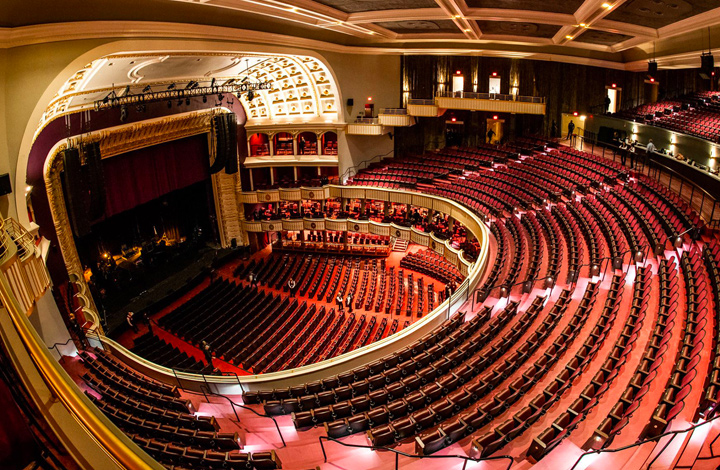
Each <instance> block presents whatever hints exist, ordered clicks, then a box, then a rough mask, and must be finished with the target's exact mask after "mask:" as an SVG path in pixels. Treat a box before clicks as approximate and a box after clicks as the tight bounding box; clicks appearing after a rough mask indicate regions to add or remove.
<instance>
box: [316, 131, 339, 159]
mask: <svg viewBox="0 0 720 470" xmlns="http://www.w3.org/2000/svg"><path fill="white" fill-rule="evenodd" d="M320 144H321V147H322V154H323V155H337V153H338V151H337V134H336V133H335V132H326V133H324V134H323V135H322V138H321V141H320Z"/></svg>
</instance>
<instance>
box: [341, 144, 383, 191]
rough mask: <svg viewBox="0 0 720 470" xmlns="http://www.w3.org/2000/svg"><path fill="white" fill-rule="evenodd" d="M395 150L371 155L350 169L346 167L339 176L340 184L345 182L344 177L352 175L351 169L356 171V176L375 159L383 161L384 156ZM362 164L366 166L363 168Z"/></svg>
mask: <svg viewBox="0 0 720 470" xmlns="http://www.w3.org/2000/svg"><path fill="white" fill-rule="evenodd" d="M394 151H395V150H390V151H389V152H387V153H383V154H378V155H375V156H374V157H371V158H369V159H367V160H363V161H361V162H360V163H358V164H357V165H354V166H351V167H349V168H348V169H346V170H345V171H344V172H343V174H342V175H340V176H339V177H338V184H342V182H343V180H344V179H346V178H349V177H350V171H351V170H352V171H354V172H355V173H353V174H352V176H355V175H356V174H358V172H359V170H361V169H365V168H367V167H368V166H369V165H370V164H371V163H374V162H375V160H377V161H381V160H382V159H383V158H385V157H387V156H388V155H390V154H391V153H393V152H394ZM361 165H365V166H364V167H363V168H360V166H361Z"/></svg>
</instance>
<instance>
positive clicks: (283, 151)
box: [273, 132, 295, 155]
mask: <svg viewBox="0 0 720 470" xmlns="http://www.w3.org/2000/svg"><path fill="white" fill-rule="evenodd" d="M273 149H274V152H273V155H294V154H295V151H294V149H293V137H292V134H290V133H289V132H278V133H277V134H275V135H274V136H273Z"/></svg>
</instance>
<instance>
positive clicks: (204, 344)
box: [201, 341, 213, 367]
mask: <svg viewBox="0 0 720 470" xmlns="http://www.w3.org/2000/svg"><path fill="white" fill-rule="evenodd" d="M201 346H202V352H203V354H204V355H205V361H207V363H208V365H209V366H211V367H212V365H213V355H212V349H210V345H209V344H208V343H207V342H206V341H203V342H202V344H201Z"/></svg>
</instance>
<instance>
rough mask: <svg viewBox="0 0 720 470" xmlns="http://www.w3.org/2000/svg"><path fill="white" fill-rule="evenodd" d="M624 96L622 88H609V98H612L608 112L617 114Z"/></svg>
mask: <svg viewBox="0 0 720 470" xmlns="http://www.w3.org/2000/svg"><path fill="white" fill-rule="evenodd" d="M621 96H622V88H617V87H614V88H613V87H607V97H608V98H610V106H608V109H607V112H608V113H610V114H615V113H617V112H618V111H619V110H620V98H621Z"/></svg>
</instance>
